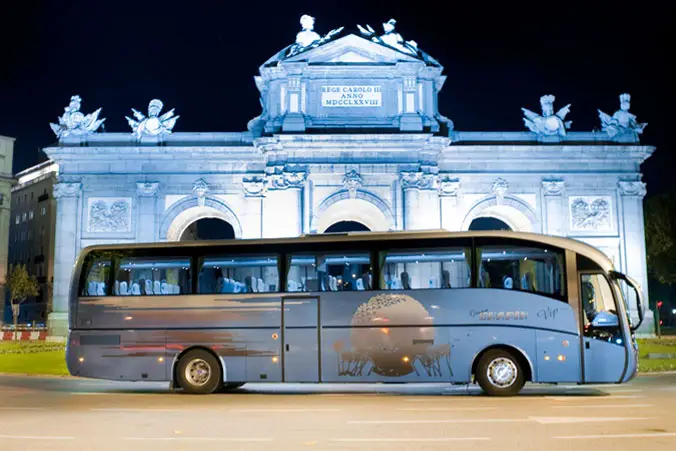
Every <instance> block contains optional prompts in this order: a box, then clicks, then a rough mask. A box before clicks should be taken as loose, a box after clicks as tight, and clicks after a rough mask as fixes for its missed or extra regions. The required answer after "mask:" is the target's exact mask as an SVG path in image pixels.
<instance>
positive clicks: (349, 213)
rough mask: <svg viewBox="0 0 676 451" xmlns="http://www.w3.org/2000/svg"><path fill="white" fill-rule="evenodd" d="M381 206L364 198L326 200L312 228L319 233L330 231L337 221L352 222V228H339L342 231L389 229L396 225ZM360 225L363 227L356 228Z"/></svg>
mask: <svg viewBox="0 0 676 451" xmlns="http://www.w3.org/2000/svg"><path fill="white" fill-rule="evenodd" d="M381 207H383V206H382V205H381V206H380V207H379V206H377V205H375V204H374V203H372V202H370V201H367V200H364V199H340V200H338V201H335V202H333V203H327V202H325V203H323V204H322V205H320V207H319V209H318V210H319V211H318V213H317V215H316V216H315V217H314V218H313V219H312V223H311V226H310V227H311V230H313V231H316V232H318V233H324V232H326V231H328V230H329V228H330V227H332V226H333V225H335V224H337V223H349V224H351V226H350V227H352V228H351V229H350V230H343V229H339V230H340V231H357V230H369V231H370V230H378V231H385V230H389V229H391V228H393V226H394V224H393V221H392V218H391V215H389V214H388V213H389V212H388V211H386V210H383V209H381ZM355 224H356V225H355ZM360 226H361V227H362V228H360V229H357V228H356V227H360ZM340 227H343V226H342V225H341V226H340ZM333 231H334V232H335V231H336V230H333Z"/></svg>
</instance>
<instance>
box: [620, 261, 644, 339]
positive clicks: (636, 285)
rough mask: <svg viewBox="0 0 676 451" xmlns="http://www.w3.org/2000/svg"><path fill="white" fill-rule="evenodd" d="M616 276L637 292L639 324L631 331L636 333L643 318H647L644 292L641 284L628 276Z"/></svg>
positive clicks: (632, 327) (631, 327)
mask: <svg viewBox="0 0 676 451" xmlns="http://www.w3.org/2000/svg"><path fill="white" fill-rule="evenodd" d="M615 274H616V276H618V277H619V278H621V279H624V280H625V281H626V282H627V283H628V284H629V285H630V286H631V287H632V288H633V289H634V290H635V291H636V303H637V304H638V305H637V307H638V323H637V324H636V325H633V324H632V325H631V326H630V329H631V331H632V332H635V331H636V330H638V328H639V327H641V324H643V318H644V317H645V306H646V303H645V300H644V299H643V290H642V289H641V284H639V283H638V282H637V281H635V280H634V279H632V278H631V277H629V276H628V275H626V274H622V273H615Z"/></svg>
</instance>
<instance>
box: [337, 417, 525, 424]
mask: <svg viewBox="0 0 676 451" xmlns="http://www.w3.org/2000/svg"><path fill="white" fill-rule="evenodd" d="M531 421H532V420H530V419H528V418H476V419H468V418H455V419H451V420H352V421H348V424H455V423H529V422H531Z"/></svg>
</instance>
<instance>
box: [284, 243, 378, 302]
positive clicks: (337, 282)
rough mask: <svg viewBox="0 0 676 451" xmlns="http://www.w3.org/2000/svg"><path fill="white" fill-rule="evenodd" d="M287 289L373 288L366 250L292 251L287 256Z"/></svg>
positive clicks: (345, 289)
mask: <svg viewBox="0 0 676 451" xmlns="http://www.w3.org/2000/svg"><path fill="white" fill-rule="evenodd" d="M287 258H289V264H288V268H289V272H288V274H287V279H286V291H290V292H294V291H362V290H372V289H373V278H372V265H371V259H370V256H369V254H368V253H367V252H358V253H357V252H341V253H330V254H323V253H318V254H315V253H313V254H294V255H290V256H289V257H287Z"/></svg>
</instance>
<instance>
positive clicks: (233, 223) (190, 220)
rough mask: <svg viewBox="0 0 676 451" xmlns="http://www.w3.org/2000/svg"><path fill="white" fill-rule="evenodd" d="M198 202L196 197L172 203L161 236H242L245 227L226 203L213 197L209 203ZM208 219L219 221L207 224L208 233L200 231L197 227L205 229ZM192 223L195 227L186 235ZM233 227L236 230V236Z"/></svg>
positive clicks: (221, 237) (170, 238)
mask: <svg viewBox="0 0 676 451" xmlns="http://www.w3.org/2000/svg"><path fill="white" fill-rule="evenodd" d="M196 204H197V200H196V199H188V200H186V201H184V202H179V203H177V204H175V205H174V206H172V207H171V209H170V210H169V211H168V212H167V214H166V215H165V218H164V220H163V222H162V229H161V230H160V238H163V239H166V240H167V241H181V240H194V239H200V240H204V239H227V238H241V237H242V226H241V225H240V223H239V220H238V219H237V216H235V214H234V213H233V212H232V210H230V209H229V208H228V207H227V206H226V205H225V204H223V203H220V202H218V201H216V200H213V199H209V198H207V199H206V205H196ZM205 219H214V220H216V222H214V223H212V224H209V222H207V223H205V224H206V225H205V226H204V227H205V228H206V231H204V232H201V231H200V230H196V229H195V228H194V227H199V228H201V227H202V226H200V224H201V221H202V220H205ZM198 221H199V223H198ZM218 221H220V222H218ZM195 223H198V224H195ZM224 223H225V224H224ZM191 226H194V227H193V230H192V231H191V232H188V234H186V235H185V237H184V232H185V231H186V230H187V229H188V228H190V227H191ZM214 229H215V231H214ZM232 230H234V236H233V235H232V233H233V232H232ZM228 232H229V233H228Z"/></svg>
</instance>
